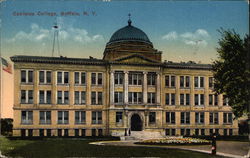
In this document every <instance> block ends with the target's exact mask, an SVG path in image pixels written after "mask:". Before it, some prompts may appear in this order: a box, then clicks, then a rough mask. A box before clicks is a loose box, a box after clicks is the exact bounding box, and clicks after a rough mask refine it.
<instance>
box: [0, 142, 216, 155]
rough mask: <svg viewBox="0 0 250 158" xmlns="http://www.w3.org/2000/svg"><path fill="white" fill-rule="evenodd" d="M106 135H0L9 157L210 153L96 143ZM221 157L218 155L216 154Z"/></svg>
mask: <svg viewBox="0 0 250 158" xmlns="http://www.w3.org/2000/svg"><path fill="white" fill-rule="evenodd" d="M100 140H103V139H58V138H52V139H45V140H9V139H7V138H4V137H2V138H0V150H1V152H2V154H3V155H5V156H8V157H32V158H36V157H43V158H44V157H46V158H47V157H143V156H144V157H145V156H147V157H176V158H183V157H185V158H187V157H190V158H195V157H199V158H206V157H212V156H211V155H208V154H203V153H197V152H191V151H184V150H174V149H163V148H147V147H122V146H96V145H90V144H89V142H93V141H100ZM214 157H217V156H214Z"/></svg>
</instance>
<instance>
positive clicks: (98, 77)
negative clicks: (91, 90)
mask: <svg viewBox="0 0 250 158" xmlns="http://www.w3.org/2000/svg"><path fill="white" fill-rule="evenodd" d="M91 84H92V85H102V73H91Z"/></svg>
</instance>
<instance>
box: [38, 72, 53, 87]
mask: <svg viewBox="0 0 250 158" xmlns="http://www.w3.org/2000/svg"><path fill="white" fill-rule="evenodd" d="M39 83H40V84H50V83H51V71H46V70H43V71H39Z"/></svg>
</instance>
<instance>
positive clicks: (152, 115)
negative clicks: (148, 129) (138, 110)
mask: <svg viewBox="0 0 250 158" xmlns="http://www.w3.org/2000/svg"><path fill="white" fill-rule="evenodd" d="M155 122H156V112H149V123H150V124H153V123H155Z"/></svg>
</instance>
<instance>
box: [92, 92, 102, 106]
mask: <svg viewBox="0 0 250 158" xmlns="http://www.w3.org/2000/svg"><path fill="white" fill-rule="evenodd" d="M91 104H92V105H102V92H91Z"/></svg>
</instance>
